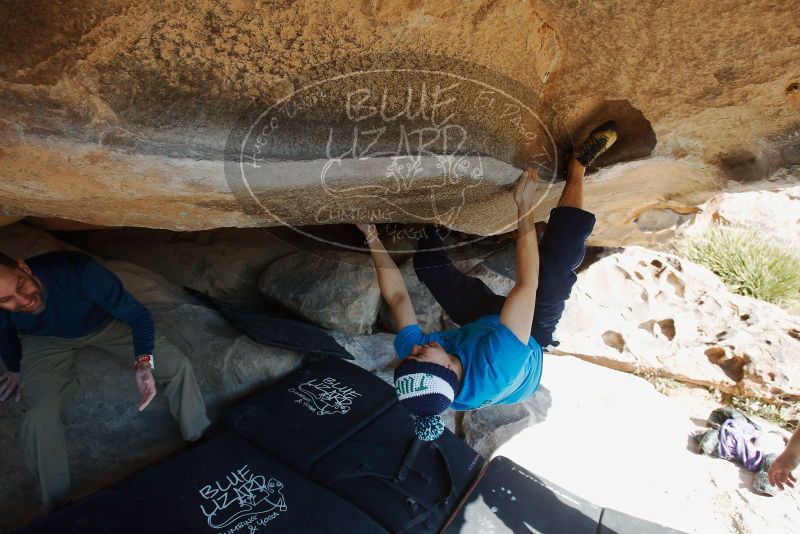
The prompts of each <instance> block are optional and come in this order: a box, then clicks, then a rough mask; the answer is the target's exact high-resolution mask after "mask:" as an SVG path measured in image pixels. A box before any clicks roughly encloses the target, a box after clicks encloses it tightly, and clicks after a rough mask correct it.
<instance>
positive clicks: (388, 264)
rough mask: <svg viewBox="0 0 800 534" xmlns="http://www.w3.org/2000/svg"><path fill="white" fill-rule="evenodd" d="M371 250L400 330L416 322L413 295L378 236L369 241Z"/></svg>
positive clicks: (379, 283) (384, 297) (387, 299)
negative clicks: (411, 295) (410, 293)
mask: <svg viewBox="0 0 800 534" xmlns="http://www.w3.org/2000/svg"><path fill="white" fill-rule="evenodd" d="M369 250H370V254H371V255H372V262H373V263H374V264H375V271H376V272H377V274H378V285H379V286H380V288H381V296H383V300H385V301H386V304H387V305H388V306H389V309H390V310H391V312H392V316H393V317H394V320H395V324H396V325H397V329H398V330H400V329H401V328H403V327H405V326H408V325H410V324H415V323H416V322H417V315H416V313H415V312H414V306H413V305H412V304H411V297H410V296H409V294H408V288H406V283H405V280H403V274H402V273H401V272H400V269H398V268H397V264H396V263H395V262H394V260H393V259H392V258H391V256H389V253H388V252H386V249H385V248H384V246H383V243H381V240H380V239H379V238H377V237H376V238H374V239H372V240H371V241H370V242H369Z"/></svg>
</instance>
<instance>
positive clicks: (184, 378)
mask: <svg viewBox="0 0 800 534" xmlns="http://www.w3.org/2000/svg"><path fill="white" fill-rule="evenodd" d="M20 342H21V345H22V363H21V369H20V383H21V386H22V399H23V403H24V409H25V413H24V415H23V418H22V448H23V453H24V455H25V462H26V463H27V464H28V469H30V471H31V472H32V473H33V475H34V476H35V477H36V480H37V482H38V487H39V492H40V494H41V498H42V504H43V505H44V507H45V509H46V510H49V509H52V508H53V507H54V506H56V505H58V504H60V503H61V502H62V501H64V500H66V499H67V498H68V497H69V492H70V479H69V463H68V461H67V444H66V441H65V439H64V428H63V426H62V425H61V417H60V412H61V405H62V403H63V402H64V401H66V400H67V399H68V398H69V397H70V396H71V395H72V394H73V393H74V392H75V390H76V389H77V387H78V376H77V373H76V371H75V356H76V355H77V354H79V353H80V349H81V348H83V347H88V346H91V347H93V348H95V349H99V350H101V351H103V352H105V353H107V354H108V355H109V357H112V358H115V359H117V360H119V361H120V362H121V363H123V364H124V367H126V368H127V369H129V372H130V375H131V381H133V377H134V372H133V363H134V359H133V339H132V336H131V330H130V327H129V326H128V325H127V324H126V323H123V322H120V321H118V320H116V319H113V320H112V321H111V322H110V323H109V324H108V325H107V326H105V327H103V328H102V329H101V330H99V331H97V332H94V333H91V334H88V335H86V336H83V337H80V338H76V339H65V338H58V337H50V336H29V335H24V334H22V335H21V336H20ZM153 354H154V361H155V371H154V372H153V377H154V378H155V381H156V385H158V386H163V390H162V391H163V395H164V396H165V397H166V398H167V402H168V403H169V409H170V411H171V412H172V415H173V417H175V419H176V420H177V421H178V424H179V425H180V430H181V434H182V435H183V438H184V439H185V440H187V441H192V440H194V439H197V438H199V437H200V435H201V434H202V432H203V430H205V428H206V427H208V425H209V420H208V418H207V417H206V408H205V404H204V403H203V397H202V395H201V393H200V388H199V387H198V385H197V381H196V380H195V377H194V372H193V371H192V367H191V365H190V364H189V362H188V360H187V359H186V357H185V356H184V355H183V353H181V352H180V350H179V349H178V348H177V347H175V345H173V344H172V343H170V342H169V340H167V339H166V338H164V337H163V336H159V335H157V336H156V340H155V349H154V350H153ZM98 387H103V386H102V384H100V385H99V386H98ZM130 401H131V405H132V406H134V407H135V403H136V402H137V401H138V397H132V398H131V399H130Z"/></svg>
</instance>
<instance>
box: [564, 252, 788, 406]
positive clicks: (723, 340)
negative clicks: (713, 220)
mask: <svg viewBox="0 0 800 534" xmlns="http://www.w3.org/2000/svg"><path fill="white" fill-rule="evenodd" d="M557 335H558V339H559V340H560V341H561V344H560V345H559V347H558V352H559V353H566V354H574V355H578V356H579V357H581V358H584V359H586V360H588V361H592V362H595V363H600V364H601V365H605V366H608V367H612V368H614V369H618V370H623V371H628V372H645V373H655V374H657V375H661V376H666V377H670V378H674V379H677V380H680V381H684V382H690V383H694V384H698V385H705V386H713V387H715V388H718V389H720V390H721V391H725V392H728V393H732V394H736V395H740V396H748V397H757V398H762V399H766V400H778V399H784V400H796V399H797V398H800V388H798V386H797V385H798V384H799V383H800V366H798V361H797V358H796V355H797V354H798V353H800V318H798V316H796V315H792V314H790V313H788V312H787V311H785V310H783V309H781V308H779V307H778V306H775V305H773V304H769V303H767V302H763V301H760V300H756V299H752V298H749V297H744V296H740V295H736V294H733V293H731V292H730V291H728V289H727V288H726V287H725V285H724V284H723V283H722V281H721V280H720V279H719V278H718V277H717V276H716V275H714V274H713V273H712V272H711V271H709V270H708V269H706V268H704V267H701V266H699V265H697V264H694V263H692V262H690V261H687V260H684V259H681V258H678V257H676V256H673V255H670V254H666V253H661V252H655V251H651V250H647V249H643V248H640V247H629V248H627V249H624V250H623V251H622V252H617V253H613V254H610V255H608V256H605V257H603V258H601V259H600V260H598V261H597V262H596V263H594V264H592V265H590V266H589V267H588V268H586V269H585V270H584V271H583V272H581V273H580V274H579V276H578V282H577V283H576V284H575V286H574V288H573V290H572V295H571V296H570V299H569V301H568V302H567V306H566V310H565V312H564V315H563V317H562V319H561V321H560V323H559V325H558V328H557Z"/></svg>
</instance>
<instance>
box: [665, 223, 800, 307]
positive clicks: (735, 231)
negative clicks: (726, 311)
mask: <svg viewBox="0 0 800 534" xmlns="http://www.w3.org/2000/svg"><path fill="white" fill-rule="evenodd" d="M672 248H673V250H674V251H675V252H676V253H677V254H680V255H682V256H684V257H686V258H687V259H689V260H690V261H693V262H695V263H698V264H700V265H703V266H705V267H707V268H708V269H710V270H711V271H713V272H714V273H715V274H716V275H717V276H719V277H720V278H721V279H722V281H723V282H725V284H726V285H727V286H728V287H730V288H731V291H733V292H735V293H738V294H740V295H746V296H749V297H754V298H757V299H761V300H766V301H767V302H772V303H774V304H779V305H783V306H786V307H787V308H789V309H792V308H795V307H796V306H797V301H798V299H800V257H799V256H798V255H796V254H795V253H793V252H792V251H789V250H786V249H784V248H782V247H781V246H780V245H778V244H776V243H774V242H773V241H771V240H770V239H768V238H766V237H765V236H763V235H761V234H760V233H758V232H757V231H755V230H752V229H747V228H740V227H735V226H721V225H715V226H713V227H712V228H711V229H710V230H709V231H708V232H706V233H705V234H704V235H703V236H701V237H698V238H694V239H689V240H687V241H685V242H682V243H677V244H673V247H672Z"/></svg>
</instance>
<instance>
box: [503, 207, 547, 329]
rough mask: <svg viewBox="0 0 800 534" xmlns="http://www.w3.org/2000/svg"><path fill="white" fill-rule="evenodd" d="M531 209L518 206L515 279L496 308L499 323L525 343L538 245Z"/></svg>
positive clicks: (533, 297) (536, 273)
mask: <svg viewBox="0 0 800 534" xmlns="http://www.w3.org/2000/svg"><path fill="white" fill-rule="evenodd" d="M531 211H532V210H531V209H526V208H523V207H520V208H519V228H518V232H517V233H518V236H517V257H516V267H517V281H516V283H515V284H514V287H513V288H512V289H511V292H510V293H509V294H508V297H507V298H506V301H505V304H503V308H502V310H501V311H500V322H501V323H502V324H504V325H506V326H507V327H508V329H509V330H511V331H512V332H513V333H514V335H515V336H517V338H518V339H519V340H520V341H522V342H523V343H527V342H528V338H529V337H530V335H531V324H532V323H533V312H534V308H535V306H536V290H537V288H538V287H539V246H538V244H537V241H536V228H535V226H534V221H533V214H532V213H531Z"/></svg>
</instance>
